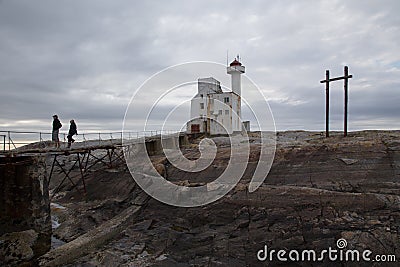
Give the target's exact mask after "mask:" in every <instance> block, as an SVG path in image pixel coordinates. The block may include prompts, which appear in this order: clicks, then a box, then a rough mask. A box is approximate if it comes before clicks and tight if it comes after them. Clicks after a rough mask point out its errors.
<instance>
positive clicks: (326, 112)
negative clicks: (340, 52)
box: [325, 70, 329, 137]
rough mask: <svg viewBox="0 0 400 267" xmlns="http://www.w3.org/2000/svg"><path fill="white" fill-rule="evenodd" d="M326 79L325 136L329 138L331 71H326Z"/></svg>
mask: <svg viewBox="0 0 400 267" xmlns="http://www.w3.org/2000/svg"><path fill="white" fill-rule="evenodd" d="M325 77H326V80H327V82H326V83H325V134H326V137H329V70H327V71H326V73H325Z"/></svg>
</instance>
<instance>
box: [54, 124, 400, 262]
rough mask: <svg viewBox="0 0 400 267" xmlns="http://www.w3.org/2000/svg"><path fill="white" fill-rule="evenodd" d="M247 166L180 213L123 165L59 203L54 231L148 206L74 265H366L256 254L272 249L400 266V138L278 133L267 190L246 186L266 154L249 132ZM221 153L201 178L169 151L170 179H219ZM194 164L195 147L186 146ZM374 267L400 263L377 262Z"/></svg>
mask: <svg viewBox="0 0 400 267" xmlns="http://www.w3.org/2000/svg"><path fill="white" fill-rule="evenodd" d="M251 138H252V139H253V140H252V143H251V154H250V157H249V164H248V167H247V169H246V172H245V174H244V177H243V178H242V179H241V181H240V183H239V184H238V185H237V186H236V187H235V188H234V189H233V190H232V191H231V192H229V193H228V194H227V195H226V196H225V197H223V198H222V199H220V200H218V201H216V202H214V203H212V204H209V205H207V206H204V207H196V208H178V207H172V206H169V205H166V204H163V203H160V202H158V201H156V200H154V199H150V200H147V198H146V195H145V194H144V193H143V192H141V191H140V188H138V187H137V186H136V185H135V183H134V181H133V180H132V179H131V178H130V175H129V173H128V172H127V171H126V169H125V168H123V167H121V168H119V169H117V171H116V172H105V171H101V170H99V171H96V172H93V174H92V175H90V177H88V179H87V187H88V195H87V196H86V200H85V198H84V197H83V196H81V195H79V194H78V193H76V192H75V190H73V189H71V188H70V189H71V190H69V191H68V190H65V191H64V193H63V194H60V198H59V199H57V201H59V202H60V203H61V204H62V205H63V206H65V207H67V209H66V211H65V212H66V213H65V216H64V217H62V216H61V217H62V218H60V222H61V226H60V227H59V228H57V231H56V234H57V235H58V237H59V238H61V239H63V240H65V241H71V240H74V239H75V238H77V237H78V236H80V235H81V234H83V233H85V232H87V231H90V230H91V229H95V228H96V227H98V226H99V225H101V224H103V223H104V222H106V221H107V220H110V219H111V218H113V217H115V216H117V215H118V213H119V212H121V211H122V210H124V209H125V208H127V207H129V206H130V205H132V203H134V202H137V201H140V200H142V204H145V205H143V207H142V209H141V212H140V213H138V214H137V215H135V216H134V218H132V220H131V221H130V223H128V224H127V225H126V227H125V229H123V231H121V233H120V234H119V235H117V236H116V237H115V238H114V239H112V241H110V242H108V243H104V244H103V245H102V246H100V247H99V248H98V250H96V251H92V252H89V253H88V254H87V255H85V256H82V257H80V258H79V259H76V260H75V261H74V263H72V264H71V265H69V266H265V265H267V266H288V265H289V266H310V265H311V264H312V265H313V266H338V265H340V264H343V265H345V266H359V265H360V263H355V262H353V263H351V262H350V263H343V262H331V261H329V260H325V261H323V262H319V263H318V262H317V263H312V262H311V263H310V262H295V263H290V264H288V263H282V262H279V261H277V260H276V258H275V261H272V262H269V261H266V262H261V261H259V260H258V259H257V252H258V251H259V250H261V249H263V248H264V246H265V245H267V246H268V248H271V249H276V250H279V249H287V250H290V249H296V250H303V249H304V250H306V249H314V250H315V251H317V252H318V251H322V250H324V249H328V247H333V248H336V241H337V240H338V239H340V238H344V239H345V240H346V241H347V247H346V248H348V249H358V250H364V249H369V250H371V251H372V252H373V254H372V255H377V254H386V255H387V254H391V255H395V256H396V257H397V261H399V260H400V235H399V231H400V172H399V167H400V132H399V131H363V132H353V133H350V134H349V136H348V137H346V138H344V137H342V136H341V135H340V133H333V134H332V137H330V138H328V139H326V138H324V134H323V133H322V132H304V131H292V132H279V133H278V134H277V149H276V155H275V159H274V163H273V166H272V169H271V171H270V173H269V174H268V177H267V178H266V180H265V182H264V184H263V185H262V186H261V187H260V188H259V189H258V190H257V191H255V192H253V193H249V192H248V190H247V186H248V184H249V182H250V180H251V178H252V173H253V172H254V169H255V167H256V164H257V159H258V157H259V153H260V151H259V149H260V146H259V143H258V142H257V134H252V135H251ZM217 141H218V142H217V143H219V144H220V145H219V147H218V152H217V157H216V159H215V160H214V162H213V163H212V164H211V166H209V167H208V168H207V169H205V170H204V171H203V172H202V173H198V174H188V173H185V172H182V171H180V170H178V169H176V168H175V167H174V166H173V165H171V164H169V163H168V161H167V160H165V158H163V157H164V156H163V155H156V156H154V157H153V161H154V162H157V164H160V162H162V163H163V164H164V166H165V171H166V177H167V179H168V180H170V181H172V182H175V183H178V184H179V183H182V184H184V185H187V186H196V185H202V184H205V183H207V182H210V181H212V180H215V179H216V178H217V177H218V176H219V175H220V174H221V173H222V172H223V171H224V169H225V168H226V166H227V164H228V161H229V155H230V148H229V145H227V144H226V140H225V139H223V138H219V139H218V140H217ZM182 152H183V154H184V155H185V156H186V157H187V158H190V159H195V158H196V157H199V151H198V150H197V149H196V146H191V147H188V148H184V149H182ZM371 266H397V265H396V263H388V262H386V263H379V264H378V263H377V262H375V263H372V265H371Z"/></svg>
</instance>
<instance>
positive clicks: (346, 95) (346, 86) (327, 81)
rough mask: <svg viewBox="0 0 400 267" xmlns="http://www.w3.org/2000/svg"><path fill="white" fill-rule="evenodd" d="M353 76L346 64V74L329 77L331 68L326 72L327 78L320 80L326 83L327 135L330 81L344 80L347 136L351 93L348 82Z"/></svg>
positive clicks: (345, 129) (327, 131)
mask: <svg viewBox="0 0 400 267" xmlns="http://www.w3.org/2000/svg"><path fill="white" fill-rule="evenodd" d="M350 78H353V75H349V68H348V67H347V66H344V76H342V77H336V78H329V70H326V72H325V80H323V81H320V83H325V92H326V97H325V102H326V104H325V108H326V111H325V116H326V118H325V127H326V137H329V82H333V81H338V80H344V136H345V137H346V136H347V111H348V110H347V106H348V102H349V93H348V84H349V79H350Z"/></svg>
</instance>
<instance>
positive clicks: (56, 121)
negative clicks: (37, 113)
mask: <svg viewBox="0 0 400 267" xmlns="http://www.w3.org/2000/svg"><path fill="white" fill-rule="evenodd" d="M61 127H62V124H61V122H60V120H59V119H58V116H57V115H53V131H52V133H51V139H52V140H53V142H54V143H55V146H56V148H59V147H60V139H59V137H58V134H59V131H60V128H61Z"/></svg>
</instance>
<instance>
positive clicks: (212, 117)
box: [187, 56, 250, 135]
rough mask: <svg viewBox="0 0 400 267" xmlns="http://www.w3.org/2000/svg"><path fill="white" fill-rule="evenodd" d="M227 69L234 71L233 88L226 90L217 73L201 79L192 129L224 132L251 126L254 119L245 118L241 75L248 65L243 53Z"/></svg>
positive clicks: (189, 125)
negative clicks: (242, 57) (250, 120)
mask: <svg viewBox="0 0 400 267" xmlns="http://www.w3.org/2000/svg"><path fill="white" fill-rule="evenodd" d="M226 72H227V74H230V75H231V86H232V87H231V90H232V91H223V90H222V86H221V84H220V82H219V81H218V80H216V79H215V78H213V77H207V78H200V79H198V92H197V94H196V95H195V96H194V97H193V98H192V100H191V106H190V120H189V121H188V122H187V132H188V133H191V134H194V133H207V134H210V135H220V134H222V135H224V134H232V133H240V132H242V131H244V130H250V123H249V122H248V121H246V122H242V121H241V118H242V116H241V113H242V110H241V109H242V107H241V106H242V104H241V102H242V100H241V93H242V84H241V83H242V81H241V75H242V74H243V73H244V72H245V67H244V66H243V65H242V63H240V59H239V56H237V58H235V59H234V60H233V61H232V62H231V64H230V65H229V66H227V68H226Z"/></svg>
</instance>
